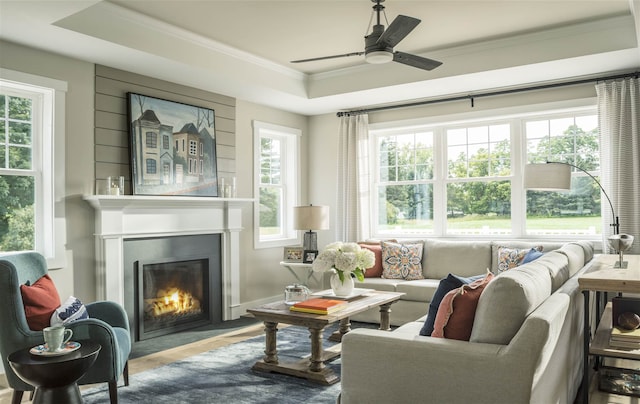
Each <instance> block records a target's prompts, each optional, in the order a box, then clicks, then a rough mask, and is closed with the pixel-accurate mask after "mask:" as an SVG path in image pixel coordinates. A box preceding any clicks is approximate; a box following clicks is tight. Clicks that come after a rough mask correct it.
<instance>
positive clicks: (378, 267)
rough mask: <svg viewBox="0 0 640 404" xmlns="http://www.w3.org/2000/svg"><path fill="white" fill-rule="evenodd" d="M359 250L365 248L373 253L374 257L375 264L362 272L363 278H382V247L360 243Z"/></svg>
mask: <svg viewBox="0 0 640 404" xmlns="http://www.w3.org/2000/svg"><path fill="white" fill-rule="evenodd" d="M360 247H361V248H366V249H367V250H369V251H372V252H373V255H375V257H376V263H375V264H373V266H372V267H371V268H367V270H366V271H365V272H364V277H365V278H381V277H382V246H381V245H380V243H378V244H364V243H360Z"/></svg>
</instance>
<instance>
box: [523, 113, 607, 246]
mask: <svg viewBox="0 0 640 404" xmlns="http://www.w3.org/2000/svg"><path fill="white" fill-rule="evenodd" d="M525 132H526V141H527V162H529V163H541V162H542V163H543V162H545V161H559V162H564V163H569V164H573V165H575V166H578V167H580V168H582V169H584V170H586V171H587V172H588V173H589V174H591V175H593V176H594V177H596V178H598V176H599V173H600V159H599V141H598V134H599V133H598V117H597V116H596V115H577V116H573V115H570V116H562V115H561V116H556V117H553V118H549V119H533V120H527V121H526V122H525ZM572 170H573V172H572V175H571V176H572V181H571V191H570V192H568V193H567V192H540V191H527V217H526V223H527V233H528V234H567V233H571V234H581V235H582V234H592V235H595V234H601V233H602V220H601V214H600V210H601V205H600V202H601V201H600V196H601V193H600V187H599V186H598V184H596V182H595V181H593V179H592V178H591V177H589V176H588V175H587V174H585V173H584V172H582V171H580V170H576V169H575V168H573V169H572Z"/></svg>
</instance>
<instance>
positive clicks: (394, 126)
mask: <svg viewBox="0 0 640 404" xmlns="http://www.w3.org/2000/svg"><path fill="white" fill-rule="evenodd" d="M585 112H592V113H596V112H597V109H596V100H595V98H585V99H577V100H568V101H561V102H554V103H548V104H538V105H531V106H521V107H513V108H503V109H499V110H490V111H480V112H470V113H462V114H454V115H447V116H440V117H428V118H418V119H412V120H407V121H395V122H384V123H379V124H371V125H370V126H369V134H370V139H371V141H370V156H372V158H371V161H370V168H371V172H372V173H374V174H373V175H371V183H370V185H371V189H372V193H371V194H372V197H371V198H370V212H371V215H370V226H371V227H370V228H371V231H372V234H371V237H373V238H389V237H397V238H403V237H416V236H420V237H422V236H429V237H442V238H452V239H455V238H470V237H472V238H478V239H482V238H488V239H495V238H496V237H498V238H505V239H509V238H511V239H525V238H526V239H535V238H540V239H541V238H545V239H548V238H556V239H558V240H573V239H576V238H579V239H593V240H594V241H599V240H600V238H601V235H599V234H598V235H595V236H593V237H591V236H589V235H580V236H572V235H569V234H567V235H559V236H557V237H549V236H535V235H531V234H527V233H526V228H525V227H526V206H525V201H526V190H525V189H524V188H523V178H522V176H523V167H524V164H525V159H526V139H525V138H524V134H525V132H524V127H523V126H522V125H524V122H525V120H527V119H528V118H530V117H533V116H535V117H541V118H551V117H554V116H557V115H564V114H570V113H575V114H583V113H585ZM505 122H508V123H510V126H511V153H512V156H511V164H512V170H511V175H510V176H505V177H486V178H484V177H483V178H477V179H475V180H477V181H490V180H500V181H502V180H505V181H510V182H511V187H512V193H511V197H512V199H511V221H512V225H511V234H505V235H496V234H490V235H487V236H482V235H457V234H452V233H447V216H446V208H447V206H446V205H447V199H446V186H447V184H448V183H450V182H455V180H451V179H448V178H447V142H446V130H447V129H450V128H453V127H470V126H476V125H492V124H495V123H505ZM408 131H410V132H419V131H431V132H433V133H434V142H433V144H434V152H433V155H434V167H433V172H434V179H433V181H428V182H431V183H432V184H433V195H434V200H433V209H434V213H433V231H432V232H431V231H428V232H421V233H408V232H398V233H394V234H390V233H380V232H379V231H378V225H377V223H376V220H375V219H376V218H377V217H378V206H377V205H378V204H377V189H378V185H379V184H378V176H379V167H378V161H377V160H378V158H377V157H378V151H377V150H376V145H377V143H378V138H379V137H380V136H388V135H394V134H395V135H397V134H402V133H407V132H408ZM601 164H602V162H601ZM464 180H467V179H466V178H465V179H464Z"/></svg>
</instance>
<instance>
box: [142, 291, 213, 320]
mask: <svg viewBox="0 0 640 404" xmlns="http://www.w3.org/2000/svg"><path fill="white" fill-rule="evenodd" d="M144 303H145V313H146V314H147V316H151V317H160V316H167V315H185V314H186V315H189V314H199V313H201V312H202V308H201V307H200V301H199V300H198V299H197V298H196V297H194V296H193V295H192V294H191V293H189V292H187V291H184V290H181V289H178V288H176V287H170V288H167V289H160V290H158V293H157V294H156V297H155V298H152V299H145V301H144Z"/></svg>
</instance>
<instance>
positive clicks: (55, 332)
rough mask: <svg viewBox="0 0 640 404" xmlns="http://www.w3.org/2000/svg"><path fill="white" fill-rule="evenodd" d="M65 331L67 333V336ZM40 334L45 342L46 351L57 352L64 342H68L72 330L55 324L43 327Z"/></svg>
mask: <svg viewBox="0 0 640 404" xmlns="http://www.w3.org/2000/svg"><path fill="white" fill-rule="evenodd" d="M67 333H68V334H69V335H68V336H67ZM42 334H43V335H44V342H45V343H46V344H47V351H49V352H57V351H60V350H61V349H62V346H63V345H64V344H66V343H67V342H69V340H70V339H71V336H72V335H73V331H71V330H70V329H68V328H64V326H61V325H56V326H52V327H47V328H45V329H44V330H42Z"/></svg>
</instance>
